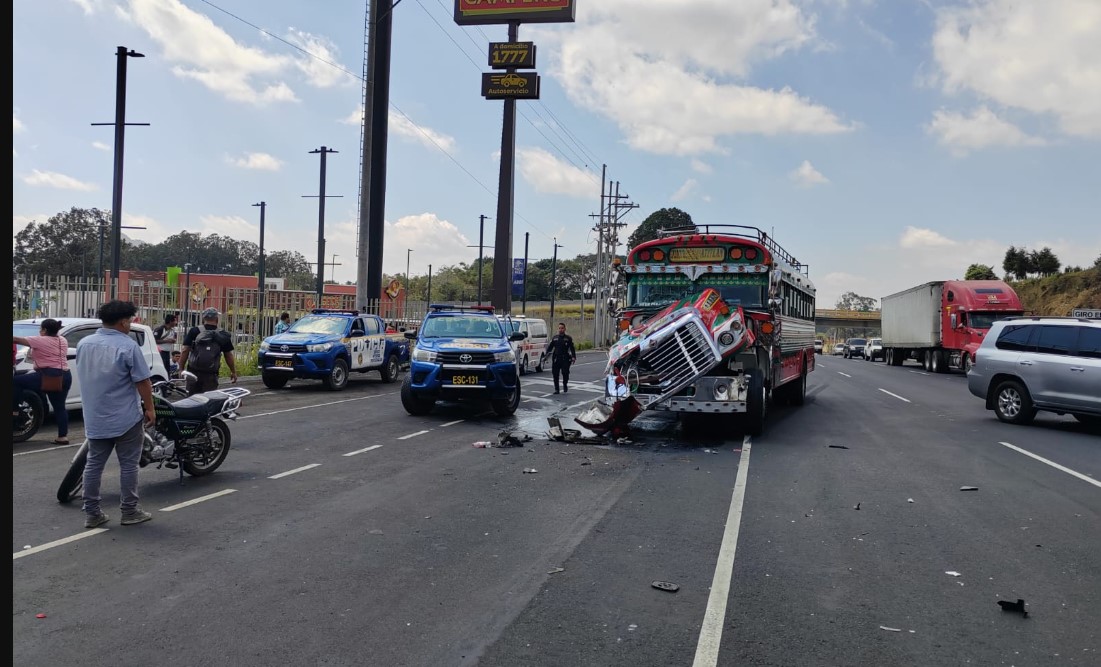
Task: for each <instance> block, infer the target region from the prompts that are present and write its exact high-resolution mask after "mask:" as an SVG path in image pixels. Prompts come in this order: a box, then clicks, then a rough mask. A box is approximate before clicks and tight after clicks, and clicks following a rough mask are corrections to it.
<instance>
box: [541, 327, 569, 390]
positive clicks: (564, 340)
mask: <svg viewBox="0 0 1101 667" xmlns="http://www.w3.org/2000/svg"><path fill="white" fill-rule="evenodd" d="M544 353H545V354H550V358H551V373H552V374H553V375H554V393H556V394H557V393H558V376H559V374H561V375H562V391H564V392H568V391H569V390H570V388H569V384H570V364H572V363H573V362H575V361H577V350H575V349H574V347H573V338H572V337H571V336H570V335H569V334H568V333H566V325H565V323H563V322H559V323H558V333H557V334H555V335H554V337H553V338H551V339H550V341H548V342H547V349H546V350H544Z"/></svg>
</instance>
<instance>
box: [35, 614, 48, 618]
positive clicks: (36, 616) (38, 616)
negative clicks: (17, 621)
mask: <svg viewBox="0 0 1101 667" xmlns="http://www.w3.org/2000/svg"><path fill="white" fill-rule="evenodd" d="M34 617H35V618H46V615H45V614H35V615H34Z"/></svg>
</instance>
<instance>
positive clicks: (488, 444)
mask: <svg viewBox="0 0 1101 667" xmlns="http://www.w3.org/2000/svg"><path fill="white" fill-rule="evenodd" d="M470 446H471V447H477V448H478V449H482V448H485V447H492V446H493V443H491V442H490V441H489V440H479V441H478V442H475V443H471V445H470Z"/></svg>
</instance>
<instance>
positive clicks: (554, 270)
mask: <svg viewBox="0 0 1101 667" xmlns="http://www.w3.org/2000/svg"><path fill="white" fill-rule="evenodd" d="M561 247H562V246H560V245H558V239H557V238H555V239H554V259H552V260H551V284H550V288H551V308H550V318H551V326H552V327H553V326H554V293H555V292H556V291H557V288H558V284H557V283H558V249H559V248H561Z"/></svg>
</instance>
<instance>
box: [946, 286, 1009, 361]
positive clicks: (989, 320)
mask: <svg viewBox="0 0 1101 667" xmlns="http://www.w3.org/2000/svg"><path fill="white" fill-rule="evenodd" d="M940 310H941V327H940V330H941V334H942V339H941V345H942V347H944V348H945V349H948V350H959V351H960V352H961V353H962V354H963V355H964V356H962V358H961V366H962V368H963V369H964V370H965V371H966V370H968V369H970V366H971V362H972V361H973V360H974V359H975V351H976V350H978V349H979V345H981V344H982V341H983V337H984V336H985V335H986V332H987V331H989V330H990V326H991V325H992V324H993V323H994V322H995V321H997V320H1000V319H1004V318H1006V317H1012V316H1014V315H1021V314H1022V312H1023V310H1022V308H1021V301H1020V299H1018V298H1017V293H1016V292H1014V291H1013V288H1012V287H1010V286H1009V285H1008V284H1006V283H1004V282H1002V281H1001V280H948V281H945V283H944V287H943V289H942V291H941V309H940Z"/></svg>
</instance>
